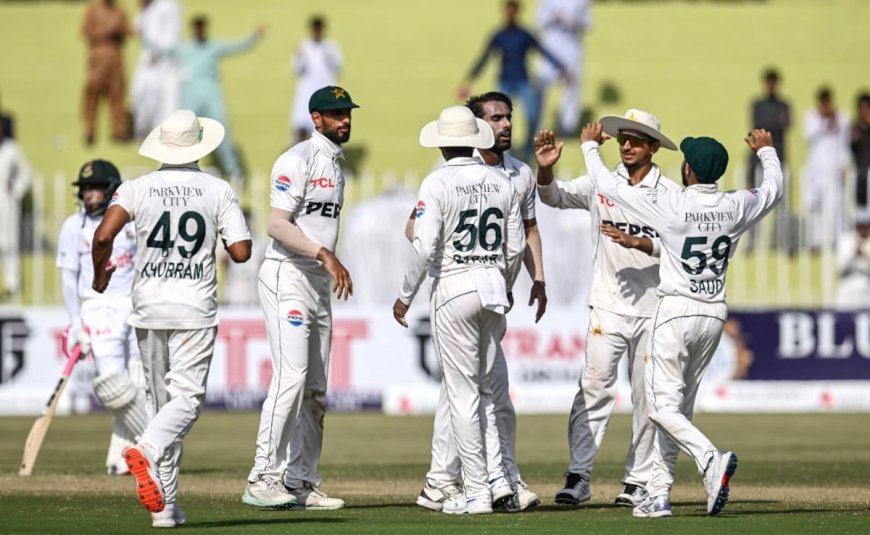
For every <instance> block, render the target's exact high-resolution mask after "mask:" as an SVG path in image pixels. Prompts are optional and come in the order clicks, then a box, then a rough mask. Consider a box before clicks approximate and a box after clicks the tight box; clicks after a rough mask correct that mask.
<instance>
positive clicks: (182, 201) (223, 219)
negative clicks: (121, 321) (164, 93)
mask: <svg viewBox="0 0 870 535" xmlns="http://www.w3.org/2000/svg"><path fill="white" fill-rule="evenodd" d="M112 204H113V205H117V206H120V207H121V208H123V209H124V210H126V211H127V213H128V214H129V215H130V219H131V220H132V221H133V222H134V223H135V224H136V238H137V244H138V248H137V251H136V278H135V280H134V282H133V315H132V317H131V318H130V324H131V325H133V326H134V327H139V328H143V329H204V328H206V327H213V326H215V325H217V315H216V313H217V277H216V272H215V246H216V245H217V237H218V236H220V237H221V239H222V240H223V242H224V243H225V244H226V245H231V244H233V243H236V242H238V241H243V240H250V239H251V233H250V231H249V230H248V227H247V225H246V223H245V218H244V216H243V215H242V211H241V209H240V208H239V201H238V199H237V198H236V194H235V192H234V191H233V189H232V188H231V187H230V185H229V184H227V183H226V182H225V181H223V180H221V179H219V178H217V177H214V176H212V175H209V174H207V173H203V172H202V171H200V170H199V167H197V166H196V165H195V164H191V165H189V166H184V167H167V166H164V167H162V168H161V169H160V170H158V171H155V172H153V173H149V174H147V175H145V176H142V177H140V178H137V179H136V180H131V181H127V182H124V183H123V184H121V187H120V188H118V191H116V192H115V195H114V196H113V198H112ZM221 246H223V245H221Z"/></svg>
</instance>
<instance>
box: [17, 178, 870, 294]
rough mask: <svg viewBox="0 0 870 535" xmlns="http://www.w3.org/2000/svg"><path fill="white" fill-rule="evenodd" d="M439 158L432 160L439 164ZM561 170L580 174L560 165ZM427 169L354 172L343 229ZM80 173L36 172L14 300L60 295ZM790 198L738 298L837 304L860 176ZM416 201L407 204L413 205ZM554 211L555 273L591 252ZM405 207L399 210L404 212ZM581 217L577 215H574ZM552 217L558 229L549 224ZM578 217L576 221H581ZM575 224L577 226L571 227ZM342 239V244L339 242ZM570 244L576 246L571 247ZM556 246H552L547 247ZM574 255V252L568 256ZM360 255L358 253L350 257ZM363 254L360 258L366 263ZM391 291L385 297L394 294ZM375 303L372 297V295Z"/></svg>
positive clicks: (252, 185)
mask: <svg viewBox="0 0 870 535" xmlns="http://www.w3.org/2000/svg"><path fill="white" fill-rule="evenodd" d="M435 164H436V163H433V166H434V165H435ZM147 171H148V169H147V168H135V169H124V176H128V177H129V176H139V175H140V174H142V173H144V172H147ZM557 176H559V177H568V176H577V175H576V174H574V173H571V172H566V171H564V170H560V172H559V173H557ZM668 176H671V177H677V178H676V179H677V180H678V179H679V176H680V175H679V170H677V169H673V170H670V173H669V174H668ZM744 176H745V175H744V169H742V168H739V167H737V168H735V170H734V171H733V172H732V177H733V179H732V180H730V181H726V184H728V185H729V186H735V185H738V186H740V187H742V186H743V184H744V182H745V180H744V178H743V177H744ZM421 179H422V176H421V175H420V174H419V173H417V172H406V173H396V172H392V171H386V172H384V173H382V174H380V175H374V174H372V173H369V172H364V173H362V174H361V175H360V176H358V177H354V176H351V175H348V176H347V186H346V190H345V203H344V209H343V214H342V215H343V216H345V217H344V222H343V229H342V234H343V235H345V236H347V234H348V220H349V219H348V216H349V215H350V214H352V213H353V211H354V209H356V208H358V207H360V206H362V205H364V204H365V203H366V202H369V201H372V200H375V199H381V198H383V197H384V196H385V195H390V194H394V193H396V192H400V193H402V194H403V195H397V196H396V198H397V199H402V202H407V199H408V196H409V195H410V196H413V195H415V192H416V189H417V187H418V185H419V183H420V180H421ZM72 180H73V177H71V176H69V175H67V174H64V173H60V172H57V173H54V174H53V175H51V178H50V179H46V178H45V177H44V176H36V177H34V180H33V186H32V210H30V211H29V212H27V213H25V214H24V216H23V220H22V225H23V226H24V227H25V229H24V232H23V236H24V238H25V239H24V240H23V241H22V249H23V250H24V254H23V255H22V258H23V259H24V269H23V279H24V281H25V285H26V286H27V289H26V290H25V292H24V294H23V297H21V296H19V297H16V298H14V299H13V301H12V304H20V305H25V306H31V305H46V304H59V303H61V295H60V288H59V275H58V274H57V273H56V269H55V267H54V262H55V251H56V245H57V234H58V232H59V229H60V226H61V224H62V223H63V220H64V219H65V218H66V217H67V216H68V215H69V214H70V213H71V210H72V208H71V207H72V204H71V199H73V195H74V188H73V186H71V185H70V183H71V182H72ZM786 183H787V193H786V195H787V197H788V199H789V201H790V202H789V203H788V204H783V205H781V206H780V207H779V208H777V210H776V211H775V212H774V213H773V214H771V215H770V216H768V217H767V218H766V219H765V220H764V221H763V222H762V224H761V225H760V228H759V229H758V230H757V232H756V233H755V239H754V240H753V241H754V242H755V243H754V246H752V247H750V243H749V242H750V241H751V240H750V239H748V237H745V238H744V239H742V240H741V243H740V245H739V247H738V248H737V252H736V253H735V258H734V259H732V262H731V264H730V266H731V267H730V270H729V276H728V297H729V303H730V304H731V305H732V306H736V307H742V308H783V307H801V308H803V307H824V308H828V307H833V306H834V304H835V303H834V299H835V294H836V285H837V265H836V243H835V242H836V237H837V236H838V235H839V233H840V232H842V229H843V228H846V229H850V228H851V227H852V225H851V221H852V218H851V216H852V210H851V209H849V208H847V206H851V200H852V199H854V195H853V191H854V179H852V180H849V181H847V187H846V188H845V194H844V197H845V199H847V202H846V205H847V206H839V205H837V204H836V202H835V201H836V199H833V197H832V198H829V199H825V200H824V203H823V205H824V209H825V212H824V214H825V215H824V217H821V218H820V219H819V220H816V221H808V220H807V219H806V218H805V217H801V216H798V215H795V214H797V213H799V212H800V208H802V207H801V206H800V204H801V203H800V200H799V199H798V197H799V196H798V195H796V193H797V192H796V191H791V190H792V189H794V188H795V187H799V186H795V185H794V184H791V181H790V180H789V179H788V178H787V180H786ZM270 186H271V184H270V182H269V177H268V175H266V174H265V173H264V172H262V171H261V172H255V173H252V175H251V177H250V178H249V180H248V181H247V183H246V185H245V189H246V191H245V192H244V194H243V195H241V198H242V199H243V204H245V205H247V206H249V207H250V208H251V210H252V212H253V214H254V220H253V222H252V227H253V228H252V230H253V231H254V233H255V236H256V237H257V238H256V239H266V238H265V218H264V217H262V215H263V214H265V213H266V211H267V210H268V199H269V189H270ZM411 208H412V204H408V206H407V208H406V211H407V213H410V210H411ZM547 212H557V211H555V210H552V209H550V208H549V207H546V206H542V205H540V203H539V206H538V219H539V221H540V223H541V224H540V228H541V231H542V234H543V238H544V249H545V254H546V255H547V257H549V258H545V260H546V261H545V269H546V272H547V274H548V278H549V276H550V274H551V273H554V272H559V271H570V270H571V266H570V265H569V266H560V265H559V264H563V263H566V262H570V261H576V258H577V257H578V256H580V257H582V256H583V255H586V256H588V249H586V250H584V249H583V247H584V244H585V243H588V240H586V239H579V240H576V241H575V240H574V239H572V236H577V232H588V230H585V229H588V221H584V220H583V218H584V216H583V215H581V214H580V213H579V212H578V211H565V212H564V213H563V214H560V215H558V216H555V215H552V214H548V213H547ZM399 213H400V212H399ZM405 220H406V219H405V218H404V217H400V218H398V219H397V220H396V221H385V222H382V223H383V226H385V227H386V230H387V231H388V232H394V233H401V232H402V231H403V229H404V224H405ZM575 221H576V222H577V223H575ZM548 224H551V225H554V226H556V227H558V228H557V229H553V228H548V227H547V225H548ZM575 224H576V227H575V226H574V225H575ZM572 227H573V228H572ZM810 232H820V233H821V235H822V236H824V237H825V242H824V246H822V247H818V248H814V247H811V246H810V245H809V243H810V240H809V233H810ZM345 239H346V238H345ZM361 239H362V240H363V241H364V242H365V248H363V250H364V251H365V253H364V254H365V255H366V258H372V257H374V256H378V255H384V254H389V252H390V250H389V249H388V250H385V251H382V250H380V246H381V243H380V241H379V239H378V236H374V235H373V236H368V237H367V236H363V237H362V238H361ZM340 247H341V244H340ZM568 250H570V251H571V254H568V255H566V254H565V253H566V251H568ZM548 251H549V254H548V253H547V252H548ZM566 257H567V259H566ZM349 261H351V262H352V263H354V259H349ZM362 261H363V259H359V262H355V263H357V264H358V263H360V262H362ZM552 282H555V281H551V282H548V290H549V293H550V294H551V295H556V294H563V293H564V294H566V295H569V296H570V297H566V298H565V301H573V300H574V299H575V298H576V297H577V296H578V293H579V294H580V295H583V294H584V291H583V290H582V289H580V290H578V288H577V286H576V284H574V283H572V285H570V286H565V287H560V286H558V284H555V285H554V284H552ZM586 284H588V281H587V282H586ZM391 297H392V295H390V296H389V297H387V296H385V297H384V300H385V302H391V300H389V298H391ZM369 304H371V303H369Z"/></svg>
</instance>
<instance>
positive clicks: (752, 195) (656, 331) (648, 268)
mask: <svg viewBox="0 0 870 535" xmlns="http://www.w3.org/2000/svg"><path fill="white" fill-rule="evenodd" d="M356 107H358V106H357V105H356V104H355V103H354V102H353V101H352V99H351V97H350V94H349V93H348V92H347V91H345V90H344V89H342V88H340V87H335V86H328V87H324V88H322V89H320V90H318V91H316V92H315V93H314V95H312V97H311V100H310V102H309V112H310V113H311V119H312V122H313V124H314V127H315V131H314V134H313V135H312V137H311V138H310V139H309V140H306V141H303V142H301V143H299V144H297V145H295V146H294V147H292V148H291V149H289V150H288V151H287V152H285V153H284V154H282V155H281V156H280V157H279V158H278V160H277V161H276V163H275V165H274V167H273V170H272V189H271V197H270V206H271V207H270V211H269V214H268V223H267V229H268V235H269V237H270V238H271V243H270V245H269V247H268V249H267V253H266V257H265V259H264V261H263V264H262V267H261V268H260V273H259V277H258V293H259V299H260V303H261V307H262V309H263V312H264V316H265V322H266V327H267V332H268V337H269V343H270V348H271V352H272V364H273V376H272V383H271V385H270V388H269V391H268V395H267V398H266V401H265V402H264V404H263V409H262V414H261V419H260V427H259V431H258V434H257V441H256V452H255V457H254V465H253V467H252V469H251V471H250V473H249V475H248V484H247V486H246V487H245V490H244V493H243V495H242V501H243V502H244V503H246V504H249V505H251V506H255V507H264V508H282V507H299V508H307V509H314V510H331V509H339V508H341V507H343V506H344V501H343V500H340V499H338V498H335V497H331V496H328V495H327V494H325V493H324V492H322V491H321V490H320V486H321V480H320V476H319V473H318V467H319V461H320V453H321V445H322V441H323V422H324V415H325V405H324V399H325V395H326V386H327V371H328V369H329V354H330V344H331V338H332V332H331V331H332V314H331V298H332V294H333V293H334V294H336V296H337V298H339V299H347V298H348V297H349V296H351V295H352V293H353V283H352V280H351V277H350V274H349V273H348V272H347V270H346V269H345V268H344V266H343V265H342V263H341V262H340V261H339V260H338V259H337V258H336V256H335V254H334V253H333V251H334V250H335V244H336V241H337V239H338V229H339V219H340V218H339V213H340V207H341V206H342V204H343V188H344V176H343V174H342V168H341V164H340V160H341V159H343V152H342V149H341V145H342V144H343V143H344V142H346V141H347V140H348V139H349V138H350V132H351V110H352V109H353V108H356ZM511 114H512V104H511V101H510V99H509V98H508V97H507V96H505V95H503V94H501V93H496V92H492V93H486V94H483V95H479V96H476V97H472V98H471V99H470V100H469V101H468V103H467V105H466V106H453V107H449V108H446V109H444V110H443V111H442V112H441V114H440V116H439V118H438V119H437V120H436V121H433V122H431V123H429V124H427V125H426V126H425V127H424V128H423V129H422V131H421V133H420V143H421V145H423V146H424V147H431V148H438V149H439V150H440V151H441V154H442V155H443V157H444V160H445V163H444V165H443V166H441V167H440V168H439V169H437V170H435V171H434V172H432V173H431V174H430V175H429V176H427V177H426V178H425V179H424V181H423V183H422V185H421V187H420V192H419V197H418V201H417V203H416V205H415V206H414V207H409V208H412V211H411V217H410V219H409V220H408V223H407V226H406V235H407V237H408V239H409V240H410V243H411V258H410V260H409V264H408V267H407V269H406V272H405V276H404V280H403V282H402V286H401V290H400V293H399V297H398V299H397V300H396V302H395V304H394V306H393V315H394V317H395V319H396V320H397V321H398V322H399V323H400V324H402V325H405V326H406V325H407V324H406V321H405V315H406V313H407V311H408V308H409V306H410V304H411V302H412V300H413V299H414V298H415V296H416V294H417V293H418V291H419V290H420V288H421V287H423V285H424V282H425V281H426V279H427V277H428V279H429V283H428V284H427V286H428V287H429V293H430V319H431V322H432V326H433V337H432V339H433V345H434V348H435V353H436V355H437V358H438V362H439V365H440V367H441V371H442V375H443V383H442V387H441V393H440V398H439V403H438V409H437V412H436V416H435V425H434V432H433V440H432V464H431V467H430V470H429V472H428V473H427V476H426V482H425V485H424V487H423V490H422V491H421V493H420V495H419V497H418V498H417V503H418V504H419V505H421V506H422V507H425V508H427V509H432V510H436V511H442V512H444V513H449V514H479V513H491V512H492V511H493V510H494V509H499V508H501V509H504V510H507V511H510V512H518V511H524V510H528V509H530V508H534V507H535V506H537V505H539V504H540V503H541V500H540V498H539V497H538V496H537V495H536V494H535V493H534V492H532V490H531V489H529V487H528V485H527V484H526V483H525V482H524V481H523V479H522V477H521V475H520V471H519V468H518V466H517V461H516V448H515V442H516V433H517V429H516V414H515V412H514V408H513V405H512V403H511V400H510V396H509V393H508V392H509V387H508V373H507V363H506V361H505V357H504V353H503V352H502V349H501V340H502V337H503V335H504V332H505V326H506V314H507V313H508V312H509V311H510V309H511V308H512V307H513V306H514V296H513V294H512V288H513V284H514V281H515V280H516V279H517V277H518V276H519V272H520V271H521V269H522V266H523V265H525V266H526V269H527V271H528V273H529V275H530V277H531V278H532V280H533V281H534V283H533V285H532V290H531V295H530V299H529V305H530V306H532V305H534V306H536V307H537V312H536V320H540V319H541V317H542V316H543V315H544V313H545V310H546V300H547V298H546V286H545V281H544V269H543V262H542V246H541V240H540V234H539V232H538V229H537V221H536V219H535V197H536V194H537V193H540V196H541V200H542V201H543V202H544V203H545V204H547V205H549V206H553V207H557V208H561V209H566V208H575V209H583V210H588V211H589V212H590V214H591V215H592V218H593V221H594V222H595V223H596V224H594V225H593V255H594V257H593V266H594V268H593V269H594V273H593V283H592V288H593V293H592V296H591V298H590V303H589V304H590V308H591V313H590V324H589V334H588V340H587V354H586V368H585V370H584V371H583V374H582V377H581V380H580V385H579V389H578V392H577V395H576V396H575V399H574V403H573V406H572V408H571V415H570V419H569V433H568V434H569V446H570V448H569V449H570V455H571V458H570V464H569V467H568V470H567V472H566V474H565V483H564V488H562V489H561V490H560V491H559V492H558V493H557V494H556V497H555V501H556V503H559V504H565V505H577V504H580V503H582V502H584V501H587V500H589V499H590V498H591V491H590V486H589V481H590V476H591V471H592V465H593V461H594V458H595V455H596V453H597V451H598V448H599V447H600V445H601V441H602V438H603V435H604V432H605V429H606V427H607V423H608V421H609V419H610V416H611V412H612V409H613V405H614V401H615V394H616V392H615V390H616V374H617V366H618V362H619V360H620V359H621V357H622V355H623V354H626V353H627V355H628V359H629V373H630V379H631V385H632V394H631V395H632V403H633V406H634V415H633V421H632V439H631V444H630V447H629V452H628V455H627V457H626V465H625V472H624V475H623V479H622V483H623V489H622V492H621V493H620V494H619V495H618V496H617V497H616V500H615V504H616V505H617V506H629V507H633V513H634V516H638V517H652V518H655V517H664V516H670V515H671V506H670V501H669V494H670V490H671V486H672V483H673V474H674V467H675V463H676V458H677V455H678V452H679V450H683V451H684V452H686V453H687V454H688V455H690V456H691V457H692V459H693V460H694V461H695V463H696V465H697V468H698V471H699V474H700V475H701V476H702V479H703V482H704V484H705V487H706V490H707V493H708V507H707V512H708V513H709V514H711V515H715V514H717V513H718V512H719V511H721V510H722V508H723V507H724V506H725V503H726V502H727V500H728V494H729V483H730V478H731V476H732V475H733V474H734V471H735V470H736V467H737V457H736V456H735V455H734V453H732V452H730V451H720V450H719V449H718V448H716V447H715V446H714V445H713V443H712V442H711V441H710V440H709V439H708V438H707V437H706V436H705V435H704V434H702V433H701V432H700V430H698V429H697V428H696V427H695V426H694V425H693V424H692V422H691V417H692V408H693V405H694V399H695V394H696V393H697V388H698V383H699V381H700V377H701V375H702V373H703V371H704V368H705V367H706V366H707V364H708V362H709V360H710V358H711V357H712V355H713V352H714V351H715V349H716V347H717V345H718V341H719V337H720V336H721V333H722V328H723V326H724V321H725V318H726V314H727V307H726V304H725V295H724V287H725V284H724V282H725V276H726V272H727V267H728V263H729V261H730V259H731V257H732V255H733V254H734V251H735V248H736V245H737V241H738V239H739V237H740V235H741V234H742V233H743V232H744V231H746V230H747V229H748V228H750V227H751V226H752V225H754V224H755V223H757V222H758V221H759V220H760V219H761V218H762V217H763V216H764V215H765V214H767V213H768V212H769V211H770V210H771V209H772V208H773V207H774V206H775V204H776V203H777V202H778V200H779V199H780V198H781V197H782V173H781V170H780V166H779V161H778V159H777V157H776V154H775V152H774V150H773V148H772V147H771V139H770V135H769V134H768V133H767V132H765V131H763V130H754V131H752V132H750V134H749V135H748V136H747V138H746V142H747V143H748V145H749V146H750V147H751V149H752V150H753V151H757V153H758V156H759V157H760V159H761V161H762V164H763V166H764V182H763V183H762V185H761V186H759V187H758V188H756V189H753V190H741V191H730V192H723V191H720V190H719V189H718V188H717V186H716V181H717V180H718V179H719V178H720V177H721V176H722V174H723V173H724V171H725V167H726V165H727V161H728V155H727V152H726V151H725V149H724V147H722V145H721V144H719V143H718V142H717V141H715V140H713V139H711V138H705V137H700V138H686V139H684V140H683V141H682V143H681V144H680V147H679V148H680V150H681V151H682V152H683V155H684V162H683V164H682V169H681V174H682V182H683V186H685V187H684V188H681V187H680V186H678V185H677V184H676V183H674V182H673V181H671V180H669V179H668V178H666V177H664V176H662V174H661V171H660V169H659V168H658V166H656V165H655V164H654V163H653V162H652V159H653V156H654V154H655V153H656V152H657V151H658V150H659V149H660V148H665V149H670V150H676V149H677V146H676V145H675V144H674V143H673V142H672V141H671V140H670V139H669V138H668V137H667V136H665V135H664V134H663V133H662V131H661V127H660V124H659V121H658V119H657V118H656V117H655V116H653V115H652V114H650V113H648V112H644V111H642V110H629V111H628V112H626V114H625V116H622V117H617V116H608V117H604V118H602V119H601V122H600V123H592V124H590V125H587V126H586V127H585V128H584V129H583V132H582V135H581V141H582V145H581V148H582V150H583V153H584V157H585V159H586V164H587V169H588V170H589V174H588V175H587V176H583V177H580V178H577V179H575V180H572V181H554V180H553V166H554V165H555V164H556V162H557V161H558V160H559V157H560V155H561V151H562V148H563V143H557V142H556V140H555V137H554V134H553V133H552V132H550V131H542V132H541V133H540V134H539V135H538V136H537V137H536V138H535V158H536V160H537V176H535V174H534V173H533V172H532V170H531V168H530V167H529V166H528V165H526V164H525V163H523V162H521V161H519V160H517V159H515V158H512V157H511V156H510V155H509V154H507V151H508V149H510V146H511V129H512V124H511V118H512V117H511ZM222 138H223V128H222V126H221V125H220V123H218V122H217V121H211V120H209V119H207V118H198V117H196V116H195V115H194V114H193V113H192V112H189V111H186V110H179V111H177V112H175V113H173V114H172V115H171V116H170V117H169V118H167V119H166V120H165V121H164V122H163V123H162V124H161V125H160V126H159V127H157V128H156V129H155V130H154V131H153V132H152V133H151V135H149V136H148V138H147V139H146V140H145V142H144V143H143V144H142V147H141V148H140V154H142V155H144V156H147V157H149V158H152V159H154V160H156V161H158V162H160V163H161V164H162V165H161V167H160V168H159V169H158V170H157V171H155V172H153V173H149V174H147V175H145V176H143V177H140V178H138V179H136V180H131V181H127V182H125V183H123V184H121V181H120V175H119V173H118V171H117V169H116V168H114V166H112V165H111V164H110V163H108V162H105V161H102V160H97V161H93V162H89V163H88V164H86V165H85V166H84V167H83V168H82V170H81V172H80V174H79V180H78V181H77V182H76V185H78V186H79V191H80V193H79V196H80V198H81V199H82V201H83V204H84V210H83V213H79V214H76V215H74V216H72V217H71V218H70V219H69V220H68V221H67V222H66V223H65V225H64V229H63V231H62V239H61V250H60V253H59V255H58V265H59V266H60V267H61V269H62V272H63V273H64V278H63V280H64V297H65V302H66V304H67V307H68V308H69V312H70V315H71V317H72V320H73V329H72V335H71V336H70V337H69V340H70V344H71V345H75V344H79V345H80V348H81V349H82V352H83V353H90V354H92V355H93V357H94V360H95V362H96V363H97V370H98V378H97V380H96V381H95V392H96V394H97V395H98V396H99V397H100V399H101V400H102V401H103V403H104V405H105V406H106V407H107V408H108V409H110V410H112V411H113V414H114V415H115V430H114V433H113V437H112V445H111V447H110V450H109V457H108V459H107V467H108V469H109V471H110V473H125V472H127V471H130V472H132V473H133V475H134V476H135V478H136V481H137V495H138V497H139V500H140V501H141V503H142V504H143V505H145V506H146V508H148V510H149V511H150V512H151V514H152V525H153V526H154V527H175V526H177V525H180V524H182V523H183V522H184V521H185V516H184V513H183V512H182V510H181V508H180V507H179V505H178V503H177V495H178V474H179V467H180V462H181V452H182V442H183V438H184V437H185V436H186V434H187V433H188V432H189V430H190V428H191V427H192V425H193V423H194V422H195V421H196V419H197V418H198V415H199V412H200V410H201V405H202V402H203V399H204V394H205V384H206V378H207V375H208V366H209V363H210V360H211V356H212V353H213V350H214V337H215V333H216V328H217V327H216V314H215V311H216V293H215V290H216V280H215V259H214V250H215V245H216V243H217V237H218V236H220V238H221V239H222V241H223V246H224V247H225V248H226V249H227V252H228V253H229V256H230V258H231V259H232V260H233V261H235V262H245V261H247V260H248V258H249V257H250V250H251V236H250V231H249V230H248V229H247V226H246V224H245V221H244V217H243V216H242V213H241V210H240V208H239V203H238V200H237V198H236V195H235V193H234V192H233V190H232V188H231V187H229V185H227V183H226V182H224V181H221V180H220V179H218V178H216V177H212V176H210V175H208V174H206V173H204V172H202V171H201V170H200V169H199V167H198V166H197V163H196V162H197V161H198V160H199V159H201V158H203V157H205V156H206V155H207V154H209V153H210V152H212V151H213V150H215V148H216V147H217V146H218V145H219V144H220V142H221V140H222ZM609 138H616V144H617V145H618V150H619V153H620V158H621V163H620V164H619V165H618V166H616V168H615V169H614V170H611V169H608V168H607V167H606V166H605V165H604V163H603V161H602V160H601V156H600V155H599V146H600V145H601V144H602V143H604V142H605V141H606V140H607V139H609ZM167 200H169V201H171V202H167ZM324 206H331V207H335V209H334V210H330V212H329V213H328V214H327V213H325V212H324V210H323V209H322V207H324ZM318 207H320V209H317V208H318ZM711 221H713V222H715V224H711V223H710V222H711ZM623 229H624V230H625V231H628V232H624V231H623ZM659 259H661V260H659ZM146 275H147V276H146ZM89 283H90V284H89ZM699 289H703V291H700V290H699ZM130 296H132V305H131V303H130V301H131V299H130ZM80 301H81V304H80ZM125 307H126V308H125ZM131 327H132V328H131ZM134 331H135V333H134ZM134 334H135V339H134V337H133V336H134ZM143 385H144V390H145V391H146V392H147V396H145V395H143V393H142V391H143Z"/></svg>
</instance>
